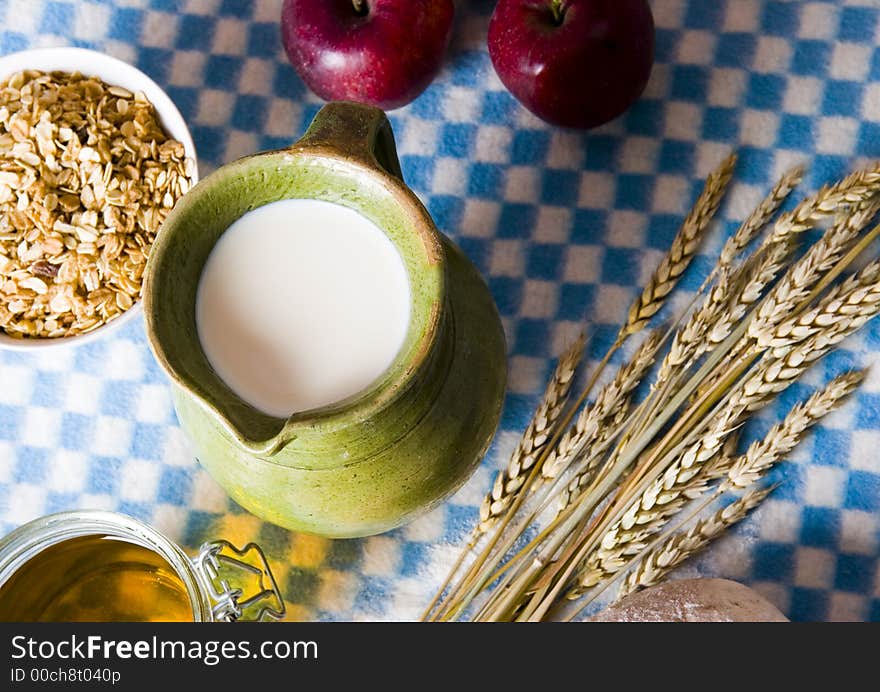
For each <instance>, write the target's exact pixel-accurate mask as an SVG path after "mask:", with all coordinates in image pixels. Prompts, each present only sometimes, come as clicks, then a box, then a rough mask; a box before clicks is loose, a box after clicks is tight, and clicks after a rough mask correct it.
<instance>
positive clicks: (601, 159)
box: [0, 0, 880, 620]
mask: <svg viewBox="0 0 880 692" xmlns="http://www.w3.org/2000/svg"><path fill="white" fill-rule="evenodd" d="M280 5H281V2H280V0H260V1H255V2H249V1H248V0H183V1H180V2H175V1H173V0H119V1H118V2H106V1H91V2H89V1H82V2H72V1H67V0H52V1H43V0H0V20H2V22H0V27H2V29H0V52H2V53H8V52H11V51H15V50H19V49H23V48H27V47H37V46H50V45H78V46H85V47H89V48H97V49H99V50H103V51H106V52H108V53H111V54H113V55H115V56H117V57H120V58H122V59H124V60H127V61H129V62H131V63H133V64H135V65H137V66H138V67H140V68H141V69H143V70H144V71H145V72H147V73H148V74H149V75H150V76H152V77H153V78H154V79H155V80H156V81H157V82H158V83H159V84H161V85H162V86H163V87H165V88H166V89H167V91H168V93H169V94H170V96H171V98H172V99H173V100H174V101H175V102H176V103H177V105H178V106H179V107H180V110H181V111H182V113H183V115H184V116H185V118H186V119H187V121H188V122H189V125H190V127H191V129H192V132H193V135H194V137H195V141H196V146H197V149H198V153H199V164H200V166H201V170H202V173H203V174H206V173H208V172H209V171H210V170H212V169H213V168H215V167H216V166H218V165H220V164H222V163H224V162H227V161H230V160H232V159H235V158H237V157H239V156H242V155H244V154H249V153H252V152H254V151H257V150H260V149H267V148H275V147H281V146H284V145H286V144H288V143H289V142H292V141H293V140H294V139H296V138H297V137H298V136H299V134H301V133H302V131H303V130H304V128H305V126H306V125H307V123H308V122H309V120H310V119H311V118H312V116H313V115H314V114H315V112H316V111H317V109H318V108H319V105H320V103H319V101H318V100H317V99H316V98H315V97H314V96H313V95H311V94H310V93H308V91H307V90H306V88H305V87H304V85H303V84H302V82H301V81H300V80H299V79H298V78H297V77H296V75H295V74H294V72H293V70H292V69H291V67H290V66H289V65H288V63H287V60H286V58H285V56H284V53H283V50H282V48H281V42H280V40H279V27H278V19H279V14H280ZM651 5H652V7H653V10H654V15H655V19H656V24H657V50H656V65H655V67H654V71H653V74H652V77H651V81H650V83H649V85H648V88H647V90H646V92H645V94H644V96H643V97H642V99H641V100H640V101H639V102H638V103H637V104H636V105H635V106H634V107H633V108H632V109H631V110H630V111H629V112H628V113H627V114H625V115H624V116H623V117H621V118H619V119H618V120H617V121H615V122H613V123H611V124H609V125H607V126H605V127H602V128H600V129H598V130H595V131H593V132H590V133H586V134H582V133H574V132H566V131H562V130H559V129H554V128H551V127H548V126H546V125H544V124H543V123H541V122H540V121H538V120H537V119H535V118H534V117H532V116H531V115H530V114H529V113H528V112H526V111H525V110H524V109H523V108H521V107H520V106H519V105H518V104H517V102H516V101H515V100H514V99H513V98H512V97H511V96H510V95H509V94H508V93H507V92H506V91H505V89H504V88H503V86H502V85H501V83H500V81H499V80H498V78H497V77H496V75H495V73H494V71H493V69H492V66H491V63H490V61H489V58H488V55H487V53H486V50H485V35H486V25H487V22H488V17H489V14H490V12H491V9H492V3H491V2H488V1H486V0H471V1H469V2H460V3H458V19H457V24H456V28H455V36H454V39H453V43H452V47H451V50H450V53H449V56H448V59H447V61H446V67H445V69H444V70H443V72H442V74H441V75H440V76H439V78H438V79H437V80H436V81H435V83H434V84H433V85H432V86H431V87H430V88H429V89H428V90H427V91H426V92H425V93H424V94H423V95H422V96H421V97H420V98H419V99H417V100H416V101H415V102H414V103H413V104H411V105H410V106H407V107H406V108H403V109H401V110H398V111H396V112H394V113H392V114H391V120H392V123H393V126H394V129H395V132H396V136H397V143H398V147H399V152H400V157H401V163H402V166H403V171H404V174H405V177H406V179H407V181H408V182H409V184H410V185H411V186H412V188H413V189H414V190H415V191H416V193H417V194H418V195H419V196H420V197H421V199H422V200H423V201H424V202H425V204H426V205H427V207H428V209H429V210H430V211H431V213H432V214H433V216H434V218H435V219H436V221H437V225H438V226H439V227H440V228H441V229H442V230H443V231H444V232H446V233H447V234H449V235H450V236H451V237H453V238H454V239H455V240H456V241H457V242H458V243H459V244H460V245H461V247H462V248H463V249H464V251H465V252H466V253H467V254H468V256H469V257H470V258H471V259H472V260H473V261H474V262H475V263H476V264H477V266H478V267H479V268H480V270H481V271H482V273H483V275H484V276H485V277H486V279H487V281H488V283H489V285H490V287H491V289H492V292H493V295H494V297H495V299H496V301H497V303H498V307H499V309H500V311H501V314H502V316H503V320H504V326H505V329H506V331H507V335H508V340H509V353H510V389H509V394H508V397H507V402H506V407H505V412H504V417H503V421H502V425H501V430H500V432H499V434H498V436H497V439H496V441H495V444H494V445H493V447H492V449H491V451H490V453H489V455H488V457H487V458H486V460H485V461H484V463H483V465H482V466H481V468H480V469H479V470H478V471H477V473H476V474H475V475H474V477H473V479H472V480H471V482H469V483H468V484H467V485H466V486H465V488H463V489H462V490H461V491H460V492H459V493H458V494H456V495H455V496H454V497H453V498H452V499H451V500H450V501H448V502H447V503H445V504H444V505H443V506H441V507H440V508H439V509H437V510H436V511H434V512H432V513H431V514H430V515H428V516H425V517H423V518H421V519H419V520H417V521H416V522H414V523H413V524H411V525H409V526H407V527H405V528H402V529H400V530H398V531H394V532H391V533H389V534H385V535H382V536H376V537H373V538H368V539H364V540H347V541H330V540H325V539H321V538H316V537H313V536H307V535H302V534H296V533H291V532H288V531H285V530H283V529H280V528H277V527H274V526H271V525H268V524H265V523H262V522H260V521H259V520H258V519H256V518H255V517H253V516H251V515H250V514H248V513H247V512H245V511H243V510H241V509H240V508H238V507H237V506H235V505H234V503H232V502H231V501H230V500H228V498H227V497H226V495H225V494H224V493H223V491H222V490H221V489H220V488H219V487H218V486H217V485H216V484H215V483H214V482H213V481H212V480H211V478H210V477H209V476H208V475H207V474H206V473H205V472H204V471H203V470H202V469H200V467H199V466H198V465H197V463H196V461H195V459H194V458H193V454H192V452H191V450H190V449H189V447H188V446H187V442H186V440H185V439H184V437H183V435H182V433H181V431H180V429H179V428H178V425H177V422H176V420H175V416H174V412H173V410H172V407H171V403H170V399H169V391H168V386H167V384H166V380H165V378H164V376H163V373H162V372H161V371H160V369H159V367H158V366H157V364H156V363H155V361H154V360H153V358H152V356H151V354H150V353H149V350H148V348H147V345H146V339H145V336H144V331H143V327H142V325H141V324H139V323H137V324H132V325H129V326H128V327H127V328H126V329H125V330H123V331H122V332H121V333H118V334H117V335H115V336H113V337H112V338H108V339H105V340H99V341H97V342H95V343H94V344H90V345H86V346H82V347H78V348H75V349H74V348H72V349H65V350H60V351H57V352H52V353H35V354H30V353H28V354H18V353H7V352H2V351H0V529H2V530H3V531H4V532H5V531H8V530H11V529H12V528H14V527H15V526H17V525H19V524H21V523H23V522H25V521H28V520H30V519H33V518H34V517H37V516H39V515H42V514H45V513H48V512H54V511H59V510H64V509H72V508H83V507H94V508H106V509H113V510H118V511H122V512H127V513H130V514H132V515H134V516H136V517H139V518H141V519H143V520H146V521H147V522H150V523H152V524H154V525H155V526H156V527H158V528H159V529H160V530H162V531H164V532H165V533H167V534H168V535H169V536H171V537H172V538H174V539H176V540H178V541H179V542H180V543H181V544H182V545H183V546H184V547H186V548H188V549H190V550H192V549H195V548H196V547H197V546H198V545H199V543H200V542H201V541H203V540H205V539H208V538H212V537H223V538H227V539H229V540H231V541H233V542H244V541H247V540H256V541H258V542H259V543H261V544H262V545H263V546H264V547H265V548H266V549H267V551H268V552H269V554H270V557H271V559H272V562H273V565H274V566H275V569H276V571H277V573H278V577H279V579H280V582H281V584H282V585H283V588H284V591H285V596H286V599H287V602H288V606H289V611H290V617H292V618H293V619H408V618H414V617H417V615H418V613H419V612H420V609H421V607H422V606H423V605H424V604H425V603H426V602H427V600H428V598H429V596H430V594H431V593H432V591H433V589H434V587H435V586H436V585H437V584H438V583H439V582H440V580H441V578H442V576H443V575H444V573H445V571H446V569H447V568H448V566H449V565H450V563H451V561H452V559H453V558H454V555H455V554H456V548H455V545H456V543H457V542H458V541H459V540H460V539H461V538H462V536H463V535H464V533H465V532H466V531H467V530H468V528H469V526H470V524H471V522H472V520H473V519H474V517H475V515H476V512H477V507H478V505H479V502H480V498H481V496H482V494H483V492H485V490H486V489H487V488H488V487H489V484H490V481H491V478H492V475H493V473H494V469H496V468H498V467H500V466H501V465H502V464H503V463H504V462H505V460H506V456H507V454H509V452H510V451H511V449H512V448H513V447H514V445H515V442H516V439H517V437H518V431H519V430H521V429H522V428H523V426H524V425H525V424H526V422H527V420H528V418H529V416H530V415H531V412H532V410H533V408H534V406H535V404H536V402H537V399H538V396H539V395H540V391H541V390H542V388H543V384H544V381H545V378H546V376H547V375H548V373H549V370H550V367H551V366H552V361H551V358H552V356H554V355H555V354H557V353H558V352H559V351H560V350H561V348H562V347H563V346H564V344H565V342H566V340H567V339H569V338H571V336H572V335H573V334H574V333H575V332H577V331H578V330H579V329H581V328H582V327H585V328H586V330H587V333H588V334H589V336H590V339H591V341H590V347H589V358H590V359H591V360H592V361H593V362H595V361H596V360H597V359H598V358H599V357H600V356H601V354H602V353H604V350H605V348H606V347H607V346H608V344H609V343H610V341H611V340H612V338H613V335H614V333H615V331H616V325H617V324H619V322H620V320H621V319H622V317H623V315H622V311H623V310H624V307H625V305H626V304H627V303H628V302H629V301H630V300H631V298H632V297H633V296H634V295H635V293H636V291H637V290H638V288H637V287H638V286H639V285H641V283H642V282H643V281H644V279H645V278H646V277H647V275H648V274H649V272H650V271H651V269H652V268H653V266H654V265H655V263H656V261H657V260H658V258H659V257H660V255H661V253H662V252H663V250H664V249H665V248H666V247H667V245H668V243H669V242H670V240H671V238H672V236H673V234H674V233H675V231H676V230H677V227H678V225H679V223H680V222H681V220H682V217H683V215H684V213H686V211H687V209H688V207H689V205H690V203H691V202H692V200H693V199H694V197H695V196H696V194H697V191H698V190H699V187H700V185H701V180H702V179H703V178H704V177H705V175H706V174H707V173H708V172H709V170H711V169H712V168H713V167H714V166H715V165H716V164H717V163H718V162H719V161H720V160H721V158H722V157H723V156H724V155H725V154H726V153H727V152H728V150H730V149H731V148H732V147H733V148H736V149H737V150H739V152H740V155H741V158H740V163H739V165H738V168H737V180H738V184H737V187H736V188H735V190H734V191H733V192H732V194H731V195H730V196H729V198H728V201H727V203H726V205H725V207H724V208H723V210H722V214H721V218H722V221H721V223H720V224H719V230H718V233H717V235H716V237H714V238H713V240H712V241H711V242H710V243H709V246H708V247H707V248H706V252H707V256H704V257H701V258H699V261H697V262H696V263H695V266H694V268H693V271H691V272H689V273H688V275H687V277H686V280H685V282H684V283H685V288H686V289H689V290H693V289H695V288H696V286H698V285H699V283H700V281H701V279H702V276H703V275H704V273H705V271H706V269H707V267H708V266H709V264H710V260H709V258H708V253H711V252H712V251H715V250H717V249H718V248H719V247H720V243H721V239H722V237H723V236H724V234H725V233H727V232H729V231H730V230H731V228H732V227H733V226H734V225H735V223H736V221H737V220H739V219H741V218H743V217H744V216H745V214H747V213H748V211H750V209H751V207H752V206H753V205H754V203H755V202H757V200H758V199H760V197H761V196H762V194H763V193H764V192H765V191H766V190H767V189H768V188H769V186H770V185H771V184H772V182H773V181H774V180H775V178H776V176H778V175H779V174H780V173H781V172H782V171H783V170H785V169H786V168H788V167H789V166H790V165H792V164H793V163H795V162H805V163H808V164H809V166H810V171H811V173H810V176H809V177H808V180H807V182H806V187H808V188H813V187H816V186H818V185H819V184H821V183H823V182H826V181H827V180H829V179H831V178H834V177H838V176H840V175H841V174H843V173H845V172H846V171H848V170H850V169H851V168H853V167H854V166H856V165H858V163H860V159H865V158H871V157H876V156H878V155H880V49H877V48H876V46H877V45H878V43H880V8H878V6H877V3H876V2H874V1H873V0H862V1H852V2H839V3H838V2H778V1H771V0H766V1H764V0H714V1H712V2H707V1H706V0H653V1H652V2H651ZM680 298H686V296H681V297H680ZM877 349H880V325H874V326H869V327H868V328H866V329H865V330H864V331H863V332H862V333H861V334H860V335H858V336H857V337H855V338H852V339H850V340H849V341H848V342H846V344H845V345H844V348H843V349H841V350H840V351H839V352H838V353H836V354H834V355H833V356H832V357H831V358H829V359H827V360H826V361H824V362H823V363H822V364H821V365H819V366H818V367H815V368H814V369H813V370H812V371H810V373H809V374H808V375H807V376H806V377H805V378H804V380H803V382H801V383H799V384H797V385H796V386H794V387H792V388H791V390H790V391H788V392H786V394H785V395H784V396H783V397H782V399H781V401H780V402H778V403H777V404H776V405H774V406H773V407H772V408H771V409H770V410H768V411H766V412H765V413H764V414H762V416H761V417H760V419H759V420H758V421H757V422H756V423H755V424H754V425H752V426H751V427H750V428H749V429H748V430H747V431H746V437H749V436H752V435H755V434H760V433H761V432H762V431H764V430H766V429H767V427H769V425H771V424H772V422H773V421H775V420H776V419H778V417H779V416H780V415H781V414H782V413H783V412H784V410H785V407H786V405H790V404H791V403H792V402H794V401H795V400H796V399H798V398H802V397H803V396H804V395H805V394H806V393H807V392H808V391H810V389H811V388H812V387H814V386H816V385H818V384H820V383H821V382H823V381H824V380H825V379H826V378H827V377H829V376H830V375H832V374H834V373H837V372H839V371H840V370H841V369H843V368H844V367H847V366H852V365H856V364H867V363H869V362H871V361H872V360H873V359H874V356H873V354H874V352H875V351H876V350H877ZM878 372H880V371H875V373H874V374H873V375H872V376H871V377H870V378H869V381H868V383H867V385H866V386H865V387H864V388H863V389H862V391H861V392H860V393H859V394H858V395H857V396H856V397H854V399H853V400H852V401H851V402H850V403H849V404H848V405H847V406H846V407H845V408H844V409H842V410H841V411H839V412H838V413H836V414H834V415H833V416H831V417H830V418H829V419H828V421H827V422H826V423H825V424H823V425H822V426H821V427H820V428H819V429H818V431H817V432H816V433H815V434H814V435H812V436H811V437H810V438H809V439H808V440H807V441H806V442H805V444H803V445H802V446H801V447H800V448H799V449H798V451H797V452H796V454H795V455H794V456H793V457H792V459H791V463H789V464H786V466H785V468H784V469H783V471H782V473H781V477H783V478H784V481H785V482H784V484H783V485H782V487H781V488H780V489H779V490H778V491H777V492H776V493H775V494H774V495H773V496H772V497H771V499H770V500H768V501H767V503H766V505H765V506H764V507H763V508H762V509H760V510H759V511H758V512H756V513H755V514H754V515H753V516H752V517H751V518H750V519H749V520H748V521H746V522H745V523H744V524H743V525H742V526H741V528H739V529H738V530H736V531H733V532H732V533H731V534H730V535H729V536H727V537H726V538H725V539H723V540H722V541H720V542H719V543H717V544H715V545H714V546H713V547H712V548H711V550H710V551H709V552H708V554H707V555H706V556H705V557H704V558H702V559H700V560H698V561H696V562H695V563H693V564H692V565H690V566H689V567H687V568H686V569H685V570H684V573H685V574H691V575H692V574H711V575H715V576H726V577H731V578H734V579H738V580H740V581H743V582H745V583H748V584H751V585H753V586H754V587H756V588H757V589H758V590H759V591H761V592H762V593H763V594H764V595H766V596H767V597H768V598H769V599H770V600H771V601H773V602H774V603H775V604H777V605H778V606H779V607H780V608H781V609H782V610H783V612H785V613H786V614H788V615H789V616H790V617H791V618H793V619H796V620H826V619H827V620H839V619H878V620H880V570H878V565H880V562H878V554H880V546H878V523H880V521H878V511H880V455H878V452H877V450H878V448H880V374H878Z"/></svg>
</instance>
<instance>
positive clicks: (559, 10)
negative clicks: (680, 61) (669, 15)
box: [489, 0, 654, 129]
mask: <svg viewBox="0 0 880 692" xmlns="http://www.w3.org/2000/svg"><path fill="white" fill-rule="evenodd" d="M489 55H490V57H491V58H492V64H493V65H494V66H495V71H496V72H497V73H498V76H499V77H500V78H501V81H502V82H503V83H504V86H506V87H507V88H508V89H509V90H510V92H511V93H512V94H513V95H514V96H515V97H516V98H517V99H519V101H520V102H522V104H523V105H524V106H525V107H526V108H528V109H529V110H530V111H532V113H534V114H535V115H537V116H538V117H539V118H542V119H543V120H546V121H547V122H549V123H552V124H554V125H561V126H563V127H574V128H581V129H587V128H591V127H596V126H597V125H601V124H602V123H606V122H608V121H609V120H612V119H613V118H616V117H617V116H618V115H620V114H621V113H623V111H625V110H626V109H627V108H629V106H630V105H631V104H632V103H633V101H635V100H636V99H637V98H638V97H639V95H640V94H641V93H642V91H643V90H644V88H645V85H646V84H647V83H648V77H649V76H650V74H651V65H652V64H653V62H654V18H653V16H652V15H651V8H650V7H649V6H648V3H647V2H646V0H499V1H498V5H497V6H496V7H495V11H494V13H493V14H492V19H491V20H490V22H489Z"/></svg>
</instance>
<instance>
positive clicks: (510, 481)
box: [474, 335, 585, 538]
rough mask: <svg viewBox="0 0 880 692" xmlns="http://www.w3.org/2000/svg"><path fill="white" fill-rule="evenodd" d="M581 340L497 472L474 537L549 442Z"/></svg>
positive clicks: (504, 506) (578, 357)
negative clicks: (514, 447)
mask: <svg viewBox="0 0 880 692" xmlns="http://www.w3.org/2000/svg"><path fill="white" fill-rule="evenodd" d="M584 343H585V342H584V337H583V335H581V336H579V337H578V338H577V339H576V340H575V342H574V343H572V344H571V346H569V347H568V349H567V350H566V351H565V353H563V354H562V356H560V358H559V361H558V362H557V364H556V369H555V370H554V372H553V377H552V378H551V379H550V382H549V384H548V385H547V389H546V390H545V391H544V396H543V398H542V399H541V403H540V404H539V405H538V408H537V410H536V411H535V415H534V416H532V419H531V421H530V422H529V424H528V426H527V427H526V429H525V432H524V433H523V435H522V437H521V438H520V440H519V443H518V444H517V446H516V449H515V450H514V451H513V454H511V456H510V460H509V461H508V462H507V467H506V468H504V469H503V470H501V471H499V472H498V474H497V475H496V476H495V482H494V484H493V486H492V489H491V490H490V491H489V492H488V493H487V494H486V496H485V497H484V498H483V502H482V504H481V506H480V521H479V523H478V524H477V526H476V527H475V530H474V538H476V537H479V536H480V535H482V534H484V533H485V532H486V531H488V530H489V529H490V528H491V527H492V525H493V524H494V523H495V522H496V521H497V520H498V517H499V516H500V515H501V514H502V513H503V512H504V511H505V510H506V509H507V507H508V506H509V505H510V502H511V500H512V499H513V497H514V496H515V495H516V494H517V493H518V492H519V490H520V489H521V488H522V486H523V483H524V482H525V478H526V475H527V474H528V472H529V471H530V470H531V469H532V467H533V466H534V464H535V463H536V461H537V460H538V459H539V458H540V454H541V452H542V451H543V449H544V447H545V446H546V445H547V443H548V442H549V441H550V436H551V435H552V434H553V430H554V427H555V425H556V422H557V420H558V419H559V416H560V415H561V414H562V411H563V409H564V408H565V402H566V400H567V399H568V394H569V391H570V390H571V385H572V382H573V381H574V374H575V371H576V369H577V366H578V363H580V360H581V356H582V355H583V351H584Z"/></svg>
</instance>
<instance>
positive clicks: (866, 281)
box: [758, 260, 880, 356]
mask: <svg viewBox="0 0 880 692" xmlns="http://www.w3.org/2000/svg"><path fill="white" fill-rule="evenodd" d="M878 311H880V260H874V261H873V262H871V263H870V264H868V265H867V266H866V267H864V269H862V270H861V271H860V272H858V273H856V274H853V275H852V276H850V277H848V278H847V279H846V280H845V281H843V282H842V283H840V284H838V285H837V286H835V287H834V288H832V289H831V290H830V291H829V292H828V294H827V295H826V296H825V297H824V298H823V299H822V300H821V301H819V303H818V304H817V305H816V306H815V307H814V308H812V309H810V310H807V311H805V312H803V313H801V314H800V315H795V316H794V317H792V318H790V319H788V320H786V321H784V322H782V323H781V324H779V325H778V326H777V327H776V329H775V331H774V332H773V333H772V334H771V333H768V334H766V335H765V339H764V340H763V341H759V342H758V345H759V346H760V347H762V348H770V349H772V351H773V354H774V355H776V356H780V355H782V354H783V353H784V352H785V350H786V349H788V348H790V347H791V346H793V345H794V344H796V343H799V342H801V341H803V340H804V339H807V338H809V337H811V336H813V335H815V334H817V333H819V332H820V331H825V332H826V333H828V334H831V333H833V332H834V331H835V330H836V329H838V328H841V327H844V326H846V327H849V326H850V325H849V323H850V322H852V321H857V322H858V323H859V324H864V322H866V321H867V320H869V319H871V318H872V317H874V315H876V314H877V312H878Z"/></svg>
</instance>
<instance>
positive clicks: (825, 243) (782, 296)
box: [746, 198, 880, 349]
mask: <svg viewBox="0 0 880 692" xmlns="http://www.w3.org/2000/svg"><path fill="white" fill-rule="evenodd" d="M878 206H880V205H878V201H877V199H876V198H874V199H873V200H872V201H871V202H870V203H867V204H865V205H864V206H863V207H861V208H857V209H856V210H855V211H853V212H852V213H850V214H848V215H847V216H845V217H843V218H842V219H840V220H839V221H838V222H837V223H835V224H834V225H833V226H831V228H829V229H828V230H827V231H826V232H825V233H824V234H823V236H822V237H821V238H820V239H819V240H818V241H817V242H816V243H815V244H813V246H812V247H811V248H810V249H809V250H808V251H807V252H806V254H805V255H804V256H803V257H801V258H800V259H799V260H798V261H797V262H795V263H794V265H792V267H791V269H789V270H788V272H787V273H786V274H785V276H783V277H782V279H780V280H779V282H778V283H777V284H776V285H775V286H774V287H773V290H772V291H770V293H769V294H768V295H767V297H766V298H765V299H764V300H763V301H762V302H761V304H760V305H759V306H758V308H757V310H756V312H755V314H754V316H753V317H752V318H751V320H750V321H749V325H748V329H747V332H746V333H747V336H748V338H750V339H752V340H753V341H754V343H755V345H756V346H757V348H759V349H760V348H762V346H761V345H762V344H767V343H769V341H770V340H772V338H773V335H774V334H775V331H776V327H777V326H778V325H779V324H780V323H782V322H783V321H785V320H786V318H788V317H789V315H791V314H792V312H793V311H794V310H795V308H797V307H798V305H800V304H801V303H802V301H804V299H806V298H807V296H808V295H809V293H810V290H811V289H812V287H813V286H814V285H815V284H816V282H817V281H819V279H820V278H821V277H822V275H823V274H825V273H826V272H827V271H828V270H830V269H831V268H832V267H833V266H834V264H835V263H836V262H837V260H838V259H840V257H841V255H842V254H843V253H844V252H845V251H846V249H847V248H848V247H849V245H850V243H851V242H852V240H853V239H854V238H855V237H856V236H857V235H858V234H859V232H860V231H861V230H862V229H863V228H864V227H865V226H866V225H867V224H868V223H869V222H870V220H871V219H872V218H873V217H874V215H875V214H876V213H877V209H878Z"/></svg>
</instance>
